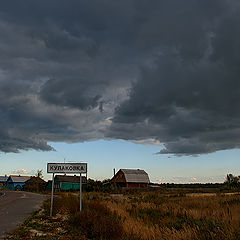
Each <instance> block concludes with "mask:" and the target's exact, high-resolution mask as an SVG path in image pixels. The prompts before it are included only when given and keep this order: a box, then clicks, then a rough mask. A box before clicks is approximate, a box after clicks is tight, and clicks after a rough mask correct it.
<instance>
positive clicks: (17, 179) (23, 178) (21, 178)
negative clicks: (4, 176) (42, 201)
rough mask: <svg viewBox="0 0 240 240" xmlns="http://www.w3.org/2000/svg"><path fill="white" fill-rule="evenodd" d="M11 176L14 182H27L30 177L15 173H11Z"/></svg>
mask: <svg viewBox="0 0 240 240" xmlns="http://www.w3.org/2000/svg"><path fill="white" fill-rule="evenodd" d="M9 178H11V179H12V181H13V182H17V183H25V182H26V181H27V180H29V179H30V176H15V175H11V176H9Z"/></svg>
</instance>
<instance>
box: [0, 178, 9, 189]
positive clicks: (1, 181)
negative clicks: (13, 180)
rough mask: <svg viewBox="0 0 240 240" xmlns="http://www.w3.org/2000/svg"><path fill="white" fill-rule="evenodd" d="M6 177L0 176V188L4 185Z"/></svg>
mask: <svg viewBox="0 0 240 240" xmlns="http://www.w3.org/2000/svg"><path fill="white" fill-rule="evenodd" d="M7 179H8V177H7V176H6V175H5V176H0V188H4V187H5V186H6V182H7Z"/></svg>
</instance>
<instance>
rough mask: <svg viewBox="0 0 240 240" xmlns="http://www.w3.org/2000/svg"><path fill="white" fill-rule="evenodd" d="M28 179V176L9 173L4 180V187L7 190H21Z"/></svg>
mask: <svg viewBox="0 0 240 240" xmlns="http://www.w3.org/2000/svg"><path fill="white" fill-rule="evenodd" d="M29 179H30V177H29V176H20V175H18V176H15V175H10V176H9V177H8V179H7V182H6V188H7V189H8V190H21V189H22V188H23V186H24V185H25V183H26V181H27V180H29Z"/></svg>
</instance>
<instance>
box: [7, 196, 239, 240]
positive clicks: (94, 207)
mask: <svg viewBox="0 0 240 240" xmlns="http://www.w3.org/2000/svg"><path fill="white" fill-rule="evenodd" d="M49 208H50V201H49V200H47V201H45V202H44V204H43V206H42V208H41V210H40V211H38V212H36V213H34V214H33V216H31V217H30V218H28V219H27V220H26V221H25V222H24V224H23V225H22V226H21V227H20V228H19V229H18V230H16V231H15V232H14V233H13V234H11V235H9V236H8V237H7V238H6V239H80V240H150V239H151V240H154V239H156V240H161V239H164V240H180V239H181V240H185V239H186V240H189V239H191V240H223V239H224V240H237V239H240V214H239V212H240V195H227V196H225V195H221V194H217V195H216V196H208V197H206V196H201V195H200V196H198V195H194V196H186V195H184V194H180V195H179V194H174V195H163V194H160V193H158V192H152V193H151V192H145V193H141V192H138V193H133V194H113V195H112V194H102V193H88V194H85V195H84V202H83V211H82V212H81V213H80V212H79V199H78V196H77V195H74V194H62V195H61V196H59V197H57V198H55V199H54V212H53V213H54V216H53V217H52V218H50V217H49Z"/></svg>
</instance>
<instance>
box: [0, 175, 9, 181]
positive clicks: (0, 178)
mask: <svg viewBox="0 0 240 240" xmlns="http://www.w3.org/2000/svg"><path fill="white" fill-rule="evenodd" d="M7 179H8V177H7V176H0V182H6V181H7Z"/></svg>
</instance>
